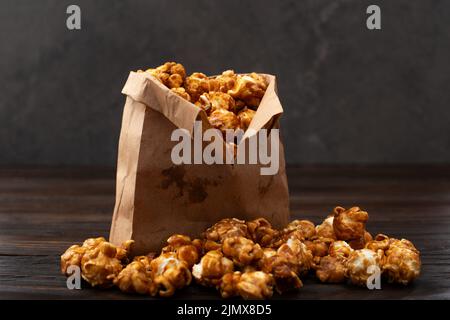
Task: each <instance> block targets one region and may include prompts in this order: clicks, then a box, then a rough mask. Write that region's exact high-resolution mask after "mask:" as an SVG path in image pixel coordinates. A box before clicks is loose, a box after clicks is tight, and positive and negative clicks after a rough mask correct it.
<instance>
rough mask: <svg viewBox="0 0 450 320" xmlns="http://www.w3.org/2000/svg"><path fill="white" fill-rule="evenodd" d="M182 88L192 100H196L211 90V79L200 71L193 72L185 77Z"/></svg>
mask: <svg viewBox="0 0 450 320" xmlns="http://www.w3.org/2000/svg"><path fill="white" fill-rule="evenodd" d="M184 88H185V89H186V91H187V93H188V94H189V95H190V96H191V98H192V101H197V100H198V99H199V97H200V96H201V95H202V94H204V93H205V92H209V91H212V90H211V81H210V79H209V78H208V77H207V76H206V74H204V73H201V72H194V73H193V74H191V75H190V76H189V77H187V78H186V80H185V83H184Z"/></svg>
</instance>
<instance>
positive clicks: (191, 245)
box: [162, 234, 202, 269]
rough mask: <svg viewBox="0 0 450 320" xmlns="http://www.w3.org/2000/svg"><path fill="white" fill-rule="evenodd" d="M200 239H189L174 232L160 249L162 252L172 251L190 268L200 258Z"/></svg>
mask: <svg viewBox="0 0 450 320" xmlns="http://www.w3.org/2000/svg"><path fill="white" fill-rule="evenodd" d="M201 246H202V244H201V242H200V240H198V239H196V240H194V241H191V238H189V237H188V236H185V235H181V234H175V235H173V236H171V237H170V238H169V239H167V246H165V247H164V248H163V249H162V252H163V253H167V252H173V253H175V254H176V256H177V258H178V259H180V260H182V261H185V262H186V263H187V265H188V267H189V269H190V268H192V266H193V265H194V264H196V263H197V262H198V261H199V259H200V254H201V251H202V247H201Z"/></svg>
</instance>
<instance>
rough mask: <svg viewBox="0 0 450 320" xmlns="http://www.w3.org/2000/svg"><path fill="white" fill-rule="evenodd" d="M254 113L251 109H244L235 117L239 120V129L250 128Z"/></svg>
mask: <svg viewBox="0 0 450 320" xmlns="http://www.w3.org/2000/svg"><path fill="white" fill-rule="evenodd" d="M255 114H256V111H254V110H252V109H248V108H245V109H244V110H241V111H240V112H239V113H238V114H237V116H238V119H239V123H240V128H241V129H242V130H244V131H245V130H247V129H248V127H249V126H250V123H251V122H252V120H253V117H254V116H255Z"/></svg>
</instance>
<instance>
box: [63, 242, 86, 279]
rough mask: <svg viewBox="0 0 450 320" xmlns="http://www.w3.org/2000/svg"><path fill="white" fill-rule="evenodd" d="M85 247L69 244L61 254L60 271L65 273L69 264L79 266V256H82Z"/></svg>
mask: <svg viewBox="0 0 450 320" xmlns="http://www.w3.org/2000/svg"><path fill="white" fill-rule="evenodd" d="M85 252H86V248H84V247H80V246H79V245H76V244H75V245H73V246H70V247H69V248H68V249H67V250H66V251H65V252H64V253H63V254H62V255H61V273H62V274H67V268H68V267H69V266H78V267H80V266H81V258H83V255H84V253H85Z"/></svg>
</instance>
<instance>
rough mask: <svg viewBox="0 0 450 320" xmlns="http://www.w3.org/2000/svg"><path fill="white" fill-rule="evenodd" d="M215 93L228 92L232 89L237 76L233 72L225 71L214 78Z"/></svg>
mask: <svg viewBox="0 0 450 320" xmlns="http://www.w3.org/2000/svg"><path fill="white" fill-rule="evenodd" d="M215 80H216V87H215V89H216V91H221V92H225V93H226V92H228V90H231V89H232V88H234V86H235V85H236V82H237V74H236V73H234V71H233V70H227V71H224V72H222V74H221V75H220V76H217V77H216V79H215Z"/></svg>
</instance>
